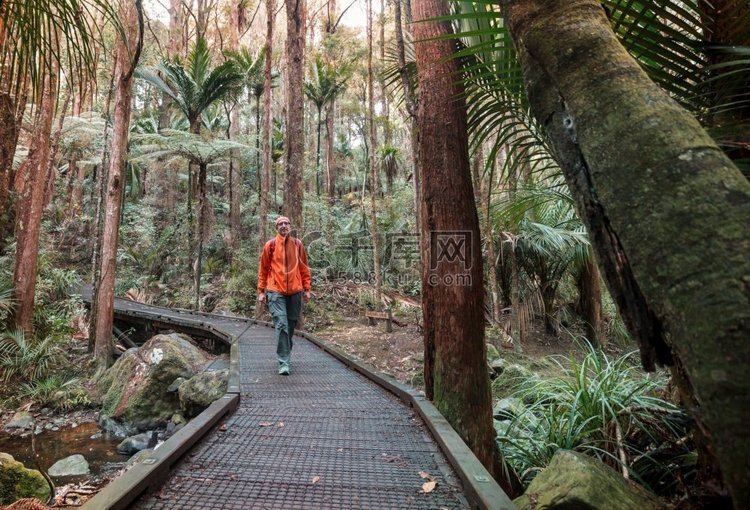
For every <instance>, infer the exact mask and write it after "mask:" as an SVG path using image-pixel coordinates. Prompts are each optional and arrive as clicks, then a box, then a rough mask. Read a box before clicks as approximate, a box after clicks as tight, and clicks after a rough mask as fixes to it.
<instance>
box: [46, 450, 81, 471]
mask: <svg viewBox="0 0 750 510" xmlns="http://www.w3.org/2000/svg"><path fill="white" fill-rule="evenodd" d="M90 472H91V471H90V470H89V463H88V462H87V461H86V459H85V458H84V457H83V455H80V454H78V453H77V454H75V455H71V456H70V457H65V458H64V459H60V460H58V461H57V462H55V463H54V464H52V466H50V468H49V469H48V470H47V474H48V475H50V476H74V475H87V474H89V473H90Z"/></svg>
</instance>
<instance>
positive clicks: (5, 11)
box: [0, 0, 120, 96]
mask: <svg viewBox="0 0 750 510" xmlns="http://www.w3.org/2000/svg"><path fill="white" fill-rule="evenodd" d="M100 17H102V18H103V19H104V20H105V21H107V22H113V23H114V24H115V27H116V29H117V30H118V31H119V30H120V25H119V22H118V20H117V15H116V12H115V8H114V5H113V4H112V3H111V2H107V1H104V0H87V1H83V0H6V1H4V2H0V19H2V20H3V25H4V26H3V35H4V36H5V41H4V42H3V48H8V49H9V51H3V52H1V53H0V68H2V69H6V72H4V73H3V74H2V76H0V84H2V89H3V90H10V91H11V92H12V94H13V95H17V92H18V91H19V90H20V89H21V87H23V84H24V83H26V79H27V78H28V79H29V80H30V82H31V87H32V91H38V90H39V88H40V86H41V81H42V77H43V76H44V75H45V74H46V73H47V72H48V70H49V69H50V68H51V67H52V64H53V62H55V61H56V62H60V63H62V64H67V67H68V72H67V73H66V75H67V76H68V78H69V79H73V80H75V81H76V82H78V83H80V82H83V80H84V79H85V78H86V77H88V76H89V75H91V74H93V70H94V68H95V66H96V56H97V52H96V46H97V45H98V44H100V43H101V32H100V30H101V29H100V27H98V26H96V24H95V23H94V20H95V19H97V18H100ZM3 80H8V82H10V83H14V84H15V85H11V86H8V85H7V83H3ZM32 96H33V93H32Z"/></svg>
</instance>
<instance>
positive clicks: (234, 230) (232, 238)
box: [227, 2, 242, 254]
mask: <svg viewBox="0 0 750 510" xmlns="http://www.w3.org/2000/svg"><path fill="white" fill-rule="evenodd" d="M230 17H231V22H232V23H231V25H232V26H231V29H230V34H229V47H230V49H231V50H232V51H239V49H240V5H239V3H238V2H233V3H232V10H231V14H230ZM239 138H240V104H239V102H235V103H234V105H232V109H231V112H230V116H229V139H230V140H233V141H238V140H239ZM240 165H241V160H240V151H239V150H234V151H232V158H231V159H230V160H229V168H228V174H229V175H228V176H227V177H228V179H227V182H228V183H229V245H230V247H231V250H230V254H232V253H233V252H234V250H236V249H237V248H239V243H240V198H241V193H240V191H241V190H242V186H241V185H240Z"/></svg>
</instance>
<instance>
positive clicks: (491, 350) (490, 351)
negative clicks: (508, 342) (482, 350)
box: [487, 342, 500, 363]
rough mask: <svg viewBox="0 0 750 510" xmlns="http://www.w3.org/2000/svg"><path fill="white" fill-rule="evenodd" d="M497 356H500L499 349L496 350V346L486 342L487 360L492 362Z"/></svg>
mask: <svg viewBox="0 0 750 510" xmlns="http://www.w3.org/2000/svg"><path fill="white" fill-rule="evenodd" d="M499 357H500V351H498V350H497V347H495V346H494V345H492V344H491V343H489V342H487V361H489V362H490V363H492V362H493V361H495V360H496V359H497V358H499Z"/></svg>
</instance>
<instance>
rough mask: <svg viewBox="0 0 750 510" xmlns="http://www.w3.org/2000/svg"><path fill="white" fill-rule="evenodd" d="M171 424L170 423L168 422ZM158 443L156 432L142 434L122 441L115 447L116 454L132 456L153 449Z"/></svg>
mask: <svg viewBox="0 0 750 510" xmlns="http://www.w3.org/2000/svg"><path fill="white" fill-rule="evenodd" d="M170 423H171V422H170ZM157 441H158V436H157V432H156V431H155V430H153V431H151V432H144V433H143V434H138V435H135V436H130V437H128V438H126V439H124V440H123V441H122V442H121V443H120V444H118V445H117V452H118V453H122V454H123V455H132V454H134V453H137V452H139V451H141V450H145V449H146V448H153V447H154V446H156V443H157Z"/></svg>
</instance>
